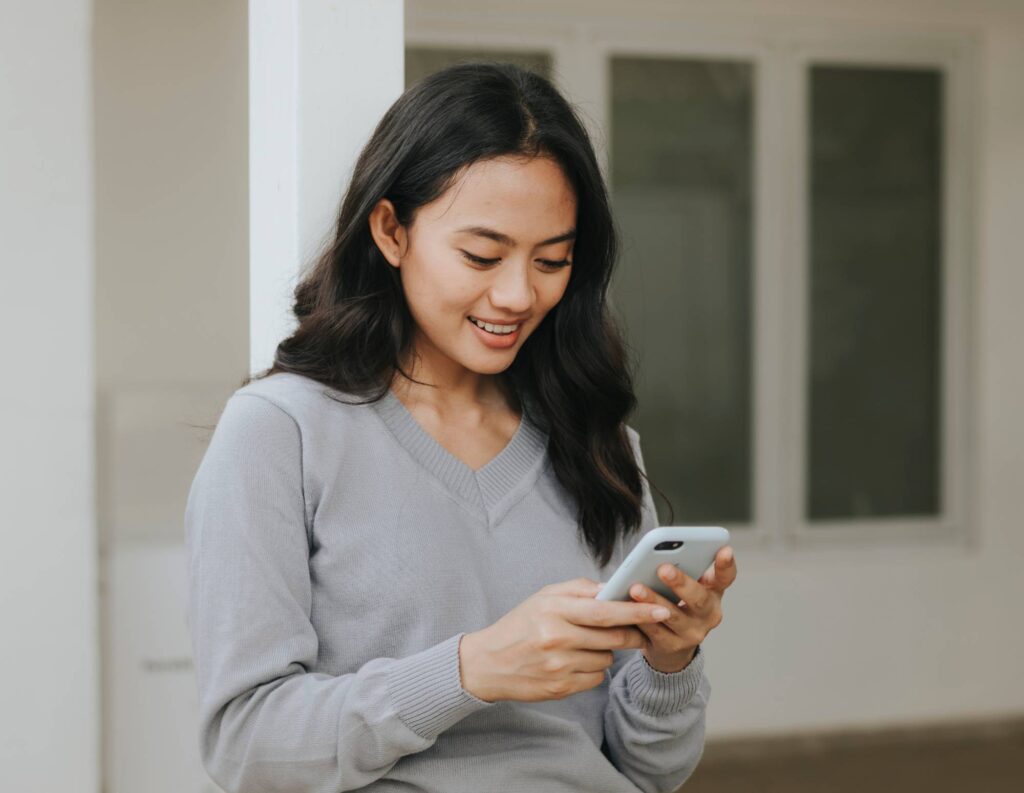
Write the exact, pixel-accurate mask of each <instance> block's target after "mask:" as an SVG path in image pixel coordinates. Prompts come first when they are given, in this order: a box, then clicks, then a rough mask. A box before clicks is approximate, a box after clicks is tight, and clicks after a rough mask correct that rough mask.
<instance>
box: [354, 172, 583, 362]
mask: <svg viewBox="0 0 1024 793" xmlns="http://www.w3.org/2000/svg"><path fill="white" fill-rule="evenodd" d="M370 226H371V229H372V231H373V234H374V239H375V240H376V241H377V245H378V247H380V248H381V252H382V253H383V254H384V256H385V258H387V260H388V261H389V263H390V264H391V265H392V266H393V267H397V268H398V270H399V273H400V275H401V279H402V287H403V289H404V291H405V297H406V301H407V302H408V304H409V310H410V312H411V313H412V316H413V319H414V320H415V321H416V325H417V329H416V338H415V342H414V344H415V349H416V352H417V353H418V354H419V356H420V357H421V358H422V364H425V365H427V366H428V367H429V371H431V372H432V373H433V374H434V375H435V376H437V377H438V378H446V379H449V380H450V381H451V382H454V381H456V380H458V379H461V377H462V376H464V375H465V374H466V371H465V370H469V371H470V372H475V373H479V374H495V373H498V372H501V371H503V370H505V369H506V368H508V366H509V365H510V364H511V363H512V361H513V360H514V359H515V356H516V353H517V352H518V351H519V348H520V347H522V345H523V342H525V341H526V339H527V338H528V337H529V335H530V334H531V333H533V331H534V330H535V329H536V328H537V326H538V325H539V324H540V322H541V320H542V319H544V316H545V315H546V314H547V313H548V312H549V311H550V310H551V309H552V308H553V307H554V306H555V304H556V303H558V301H559V300H560V299H561V297H562V295H563V293H564V292H565V288H566V285H567V284H568V281H569V271H570V267H571V262H572V252H573V240H574V238H575V227H576V197H575V194H574V192H573V189H572V186H571V185H570V184H569V182H568V180H567V179H566V178H565V175H564V174H563V172H562V169H561V167H560V166H559V165H558V164H557V163H556V162H555V161H554V160H552V159H550V158H546V157H536V158H533V159H529V160H524V159H513V158H510V157H500V158H495V159H490V160H483V161H477V162H475V163H473V164H471V165H470V166H468V168H466V169H465V171H464V172H463V174H462V176H461V178H460V179H458V180H457V181H456V182H455V183H454V184H453V185H452V187H451V188H449V190H448V191H446V192H445V193H444V194H443V195H441V196H440V197H439V198H438V199H436V200H435V201H433V202H431V203H429V204H425V205H424V206H422V207H420V209H419V211H418V212H417V213H416V215H415V217H414V219H413V222H412V223H411V224H410V226H408V227H404V228H403V227H402V226H400V225H398V223H397V220H396V219H395V218H394V212H393V206H392V205H391V203H390V201H388V200H387V199H382V201H381V202H380V203H378V205H377V207H376V208H375V209H374V211H373V214H372V215H371V218H370ZM481 322H486V323H490V324H491V326H492V327H491V330H487V329H485V328H483V327H480V326H479V325H480V323H481ZM494 326H497V327H494Z"/></svg>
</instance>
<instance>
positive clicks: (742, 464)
mask: <svg viewBox="0 0 1024 793" xmlns="http://www.w3.org/2000/svg"><path fill="white" fill-rule="evenodd" d="M752 79H753V67H752V66H751V65H750V64H749V63H740V62H732V61H718V60H715V61H709V60H702V59H685V60H680V59H663V58H632V57H630V58H626V57H616V58H613V59H612V61H611V89H612V90H611V100H612V101H611V120H610V123H611V147H612V148H611V166H612V171H611V181H612V192H613V201H614V205H615V206H614V210H615V216H616V219H617V221H618V223H619V226H620V228H621V231H622V234H623V257H622V261H621V262H620V266H619V270H618V272H617V275H616V280H615V283H614V285H613V289H614V292H613V294H614V301H615V306H616V308H617V309H618V312H619V314H620V315H621V316H622V318H623V320H624V321H625V323H626V327H627V336H628V340H629V343H630V345H631V346H632V347H633V348H634V349H635V350H636V352H637V354H638V357H639V358H640V360H641V372H640V376H639V378H638V383H637V386H638V390H637V396H638V399H639V410H638V414H637V416H636V418H635V419H634V425H635V426H636V428H637V430H638V431H639V432H640V434H641V436H642V439H643V449H644V457H645V462H646V463H647V469H648V473H649V475H650V477H651V479H652V481H653V482H654V483H655V484H656V485H657V486H658V487H659V488H660V489H661V490H662V491H664V493H665V494H666V495H667V496H668V497H669V499H670V500H671V501H672V505H673V507H674V510H675V515H674V520H675V522H677V523H699V522H705V521H707V522H748V521H750V520H751V519H752V515H751V502H752V493H751V490H752V485H751V467H752V461H751V383H752V381H751V338H750V335H751V334H750V328H751V294H750V290H751V167H752V156H753V153H752V134H753V131H752V120H753V119H752V97H751V94H752ZM656 502H657V503H658V508H659V512H660V513H661V514H660V517H661V520H662V521H665V520H667V519H668V512H667V509H665V508H664V504H663V503H662V502H661V501H660V499H656Z"/></svg>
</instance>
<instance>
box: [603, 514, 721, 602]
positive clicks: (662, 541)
mask: <svg viewBox="0 0 1024 793" xmlns="http://www.w3.org/2000/svg"><path fill="white" fill-rule="evenodd" d="M728 544H729V532H728V531H727V530H726V529H723V528H722V527H721V526H659V527H657V528H655V529H651V530H650V531H649V532H647V533H646V534H645V535H643V536H642V537H641V538H640V540H639V541H638V542H637V544H636V545H634V546H633V550H631V551H630V552H629V556H627V557H626V558H625V559H624V560H623V561H622V564H620V565H619V567H618V569H617V570H616V571H615V572H614V573H612V577H611V578H609V579H608V581H607V582H605V584H604V586H602V587H601V590H600V591H599V592H598V593H597V596H596V599H597V600H629V601H632V600H633V598H632V596H631V595H630V594H629V588H630V587H631V586H633V584H636V583H640V584H643V585H644V586H646V587H648V588H650V589H653V590H654V591H655V592H657V593H658V594H660V595H663V596H664V597H666V598H667V599H668V600H671V601H672V602H673V603H678V602H679V600H680V598H679V596H678V595H677V594H676V593H675V592H673V591H672V590H671V589H670V588H669V586H668V584H666V583H665V582H664V581H662V580H661V578H659V577H658V568H659V567H660V566H661V565H663V564H664V563H665V562H668V563H669V564H672V565H675V566H676V567H678V568H679V569H680V570H682V571H683V572H684V573H686V574H687V575H688V576H690V578H693V579H695V580H696V579H698V578H700V577H701V576H702V575H704V571H705V570H707V569H708V568H709V567H711V565H712V564H714V561H715V554H717V553H718V551H719V550H720V549H721V548H724V547H725V546H726V545H728Z"/></svg>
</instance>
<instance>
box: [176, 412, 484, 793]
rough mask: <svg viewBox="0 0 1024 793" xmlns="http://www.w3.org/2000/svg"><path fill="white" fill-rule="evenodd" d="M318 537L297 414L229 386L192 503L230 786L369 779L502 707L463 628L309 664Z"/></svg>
mask: <svg viewBox="0 0 1024 793" xmlns="http://www.w3.org/2000/svg"><path fill="white" fill-rule="evenodd" d="M309 538H310V536H309V534H308V533H307V505H306V500H305V495H304V488H303V475H302V438H301V434H300V431H299V426H298V424H297V423H296V422H295V420H294V419H293V418H292V416H291V415H290V414H289V413H287V412H285V411H284V410H283V409H282V408H280V407H278V406H277V405H276V404H273V403H271V402H270V401H269V400H266V399H264V398H263V397H261V396H258V395H254V394H246V393H241V394H239V393H236V394H234V395H232V397H231V398H230V399H229V400H228V402H227V404H226V406H225V408H224V411H223V413H222V415H221V417H220V420H219V421H218V424H217V427H216V429H215V431H214V434H213V437H212V438H211V440H210V445H209V447H208V448H207V450H206V453H205V455H204V457H203V460H202V462H201V463H200V466H199V468H198V470H197V472H196V475H195V478H194V480H193V482H192V486H191V489H190V491H189V494H188V500H187V505H186V510H185V541H186V564H187V571H186V573H187V579H188V607H187V621H188V628H189V632H190V635H191V640H192V646H193V654H194V660H195V671H196V679H197V685H198V694H199V733H200V735H199V749H200V755H201V758H202V761H203V765H204V767H205V768H206V770H207V772H208V773H209V775H210V776H211V778H212V779H213V780H214V781H215V782H216V783H217V784H218V785H220V787H222V788H223V789H224V790H225V791H227V792H228V793H235V792H236V791H254V790H259V791H263V792H264V793H271V792H272V791H289V792H290V793H296V792H297V791H309V793H328V791H331V793H336V792H337V791H343V790H353V789H356V788H362V787H364V786H366V785H369V784H370V783H371V782H373V781H375V780H377V779H379V778H380V777H382V776H384V775H385V774H386V773H387V772H388V771H389V770H390V769H391V768H392V766H394V765H395V763H396V762H398V760H399V759H401V758H402V757H403V756H404V755H408V754H411V753H414V752H421V751H423V750H424V749H427V748H428V747H430V746H431V745H433V744H434V742H435V741H436V740H437V738H438V736H439V735H440V734H441V733H442V732H443V731H444V730H446V729H447V728H448V727H450V726H452V725H453V724H455V723H456V722H458V721H459V720H461V719H462V718H464V717H465V716H467V715H468V714H470V713H472V712H473V711H475V710H479V709H482V708H486V707H489V706H492V705H493V704H494V703H491V702H487V701H485V700H481V699H478V698H477V697H475V696H473V695H472V694H470V693H469V692H467V691H466V690H465V689H464V688H463V687H462V685H461V678H460V674H459V642H460V641H461V639H462V636H463V634H462V633H457V634H454V635H452V636H450V637H448V638H447V639H445V640H444V641H442V642H440V643H438V644H436V645H434V646H432V647H428V648H426V649H424V650H422V651H420V652H417V653H415V654H413V655H410V656H407V657H405V658H374V659H372V660H370V661H368V662H366V663H365V664H363V665H362V666H361V667H360V668H359V669H357V670H354V671H352V672H349V673H346V674H341V675H332V674H325V673H321V672H313V671H310V669H311V668H313V667H314V666H315V664H316V661H317V651H318V637H317V634H316V632H315V630H314V627H313V625H312V623H311V622H310V608H311V605H312V586H311V581H310V573H309V547H310V545H309Z"/></svg>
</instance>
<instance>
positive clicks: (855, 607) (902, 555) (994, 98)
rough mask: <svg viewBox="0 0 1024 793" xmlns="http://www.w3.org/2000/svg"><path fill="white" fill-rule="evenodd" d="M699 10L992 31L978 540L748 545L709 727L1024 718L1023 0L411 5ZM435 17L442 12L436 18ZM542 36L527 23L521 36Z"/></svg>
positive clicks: (976, 426)
mask: <svg viewBox="0 0 1024 793" xmlns="http://www.w3.org/2000/svg"><path fill="white" fill-rule="evenodd" d="M623 13H628V15H629V17H630V18H631V19H633V20H650V19H652V18H660V19H662V20H664V21H663V24H662V27H663V28H664V29H668V28H669V27H670V26H671V25H680V26H685V25H686V24H687V22H688V21H692V20H694V19H698V18H706V19H711V20H716V19H717V20H722V19H732V20H735V21H736V22H737V23H738V24H740V25H745V26H748V27H749V28H756V27H757V26H758V25H759V24H762V23H763V22H768V23H774V22H783V23H785V24H793V25H799V24H801V23H804V22H814V21H827V22H831V23H833V24H834V25H836V26H843V25H846V24H861V23H866V24H871V25H879V26H880V29H882V28H884V27H885V26H886V25H888V24H890V23H895V24H900V25H902V26H904V27H906V26H910V28H911V29H913V28H914V27H919V28H925V27H929V28H949V29H958V30H965V31H970V32H974V33H976V34H977V35H978V36H980V38H981V41H982V52H981V69H980V72H981V75H980V84H979V86H978V89H979V91H980V96H979V97H978V102H977V107H978V108H979V112H980V117H979V118H978V119H977V121H978V141H977V142H978V150H979V151H978V154H979V158H978V172H977V173H976V181H977V195H978V203H977V206H976V215H975V217H976V218H977V220H978V225H977V228H976V245H975V247H974V251H973V253H974V257H975V270H974V276H975V282H974V286H975V290H976V294H975V302H974V305H973V306H972V309H973V314H974V317H973V318H974V328H973V338H972V339H971V341H972V345H973V347H972V350H971V357H972V359H973V361H974V365H975V371H976V373H977V381H976V382H975V383H974V385H975V391H974V412H973V414H972V415H971V416H970V419H969V423H970V428H971V436H972V440H973V443H974V444H975V447H976V454H977V457H976V462H977V465H976V467H975V469H974V470H972V471H971V476H972V477H973V483H972V484H973V488H974V492H975V494H976V502H977V503H976V508H975V511H974V514H973V516H972V518H971V523H972V524H973V527H974V528H975V529H976V537H977V543H976V544H975V545H974V546H970V547H969V546H967V545H966V544H950V545H946V546H936V545H927V546H925V545H922V546H913V545H908V546H905V547H895V546H893V545H892V544H891V543H890V544H885V545H881V544H880V545H878V546H871V545H861V546H859V547H850V546H849V545H847V546H846V547H842V548H840V547H836V548H832V549H830V548H817V549H810V548H800V549H767V548H764V547H760V548H758V547H747V546H745V544H744V543H743V542H742V541H737V543H736V544H735V547H736V548H737V560H738V565H739V570H740V575H739V579H738V581H737V583H736V585H735V587H734V589H733V590H731V591H730V592H729V594H728V595H727V597H726V600H725V603H724V611H725V621H724V622H723V623H722V625H721V626H720V627H719V628H718V629H717V630H716V631H715V632H714V633H713V634H712V635H711V636H710V637H709V638H708V640H707V642H706V650H707V658H708V665H707V672H708V676H709V678H710V679H711V683H712V688H713V693H712V700H711V706H710V709H709V712H708V734H709V736H710V737H724V736H735V735H741V734H761V733H771V732H776V731H787V730H807V729H817V728H845V727H864V728H870V727H873V726H881V725H899V724H918V723H923V722H930V721H948V720H957V719H973V718H986V717H998V716H1002V715H1018V714H1024V685H1022V684H1021V682H1020V670H1021V669H1022V668H1024V629H1022V628H1024V618H1022V616H1021V609H1022V608H1024V576H1021V574H1020V570H1021V568H1022V564H1024V521H1022V518H1021V514H1022V511H1024V496H1022V487H1021V485H1022V483H1024V414H1022V413H1021V411H1020V406H1021V405H1024V359H1022V357H1021V352H1020V344H1019V341H1018V340H1019V339H1020V338H1021V337H1024V312H1022V311H1021V310H1020V305H1021V299H1022V295H1024V267H1022V266H1021V255H1020V233H1019V231H1020V219H1021V218H1022V217H1024V82H1022V80H1021V75H1024V3H1021V2H1012V1H1011V0H1005V1H995V2H993V1H991V0H978V1H977V2H970V3H966V2H956V0H885V1H884V2H881V1H879V0H861V2H857V3H850V2H848V1H847V0H778V1H777V2H772V3H765V2H761V1H760V0H715V2H708V1H707V0H705V1H704V2H692V1H689V2H688V1H687V0H678V2H652V0H635V1H634V2H631V3H629V5H628V10H626V11H624V10H623V6H622V4H621V3H618V2H611V1H610V0H590V1H589V2H583V0H561V2H542V1H540V0H516V2H515V3H513V2H510V1H509V0H477V2H475V3H474V4H473V5H472V7H467V6H466V4H464V3H461V2H457V1H456V0H407V9H406V29H407V31H414V30H416V29H417V25H418V24H420V23H421V21H423V22H424V23H426V24H428V25H429V22H430V20H432V19H434V20H436V19H437V18H438V17H439V16H442V15H445V14H448V15H450V16H449V20H450V22H451V24H453V25H454V24H457V23H458V20H460V19H462V20H465V19H467V18H468V16H469V15H470V14H472V15H474V16H475V15H480V16H482V17H484V18H485V19H487V20H489V24H490V25H491V26H492V27H495V28H498V27H500V22H498V21H497V19H496V17H495V16H494V15H496V14H513V15H516V16H518V17H520V18H524V17H526V18H529V19H530V20H531V23H532V29H535V30H538V31H543V30H545V29H546V24H545V22H544V18H548V21H549V23H550V24H555V23H556V22H565V23H569V24H572V23H573V22H578V21H582V20H587V19H595V18H597V17H602V18H617V17H618V16H619V15H622V14H623ZM430 27H431V29H432V30H435V31H436V30H437V26H436V25H432V26H430ZM528 39H529V36H524V41H526V40H528Z"/></svg>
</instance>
